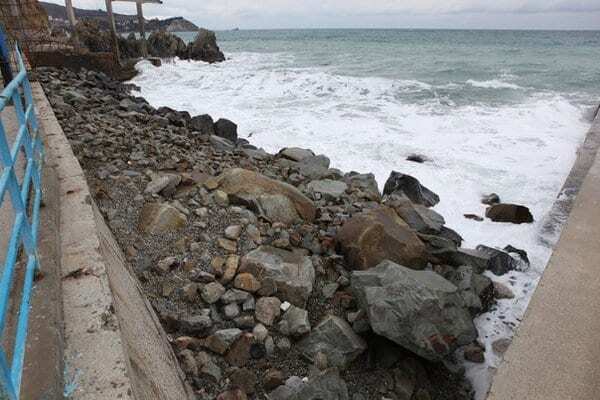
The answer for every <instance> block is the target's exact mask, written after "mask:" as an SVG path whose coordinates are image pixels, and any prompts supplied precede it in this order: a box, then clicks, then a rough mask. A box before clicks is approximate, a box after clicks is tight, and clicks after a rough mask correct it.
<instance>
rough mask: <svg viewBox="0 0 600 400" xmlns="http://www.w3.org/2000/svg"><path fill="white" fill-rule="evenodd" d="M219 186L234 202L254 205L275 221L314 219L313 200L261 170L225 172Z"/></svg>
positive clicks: (218, 180)
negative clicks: (262, 173) (260, 172)
mask: <svg viewBox="0 0 600 400" xmlns="http://www.w3.org/2000/svg"><path fill="white" fill-rule="evenodd" d="M217 183H218V187H219V189H220V190H222V191H223V192H225V193H227V194H228V195H229V197H230V200H231V201H234V202H236V201H237V202H238V203H242V204H245V205H249V206H253V207H255V208H257V209H259V211H261V212H262V213H263V214H264V216H265V217H266V218H268V219H270V220H271V221H272V222H283V223H285V224H290V223H293V222H296V221H297V220H298V219H299V218H302V219H304V220H305V221H307V222H312V221H313V220H314V219H315V214H316V208H315V205H314V204H313V202H312V201H311V200H310V199H309V198H308V197H306V196H304V195H303V194H302V193H301V192H300V191H299V190H298V189H296V188H295V187H293V186H291V185H289V184H287V183H284V182H280V181H276V180H274V179H271V178H268V177H266V176H264V175H261V174H259V173H258V172H254V171H249V170H245V169H241V168H233V169H229V170H227V171H225V172H224V173H223V174H221V175H220V176H219V177H218V179H217Z"/></svg>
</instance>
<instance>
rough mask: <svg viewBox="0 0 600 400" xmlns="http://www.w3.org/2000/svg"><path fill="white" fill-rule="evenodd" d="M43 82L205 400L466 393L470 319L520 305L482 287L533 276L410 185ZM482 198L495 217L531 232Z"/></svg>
mask: <svg viewBox="0 0 600 400" xmlns="http://www.w3.org/2000/svg"><path fill="white" fill-rule="evenodd" d="M39 77H40V81H41V82H42V84H43V86H44V88H45V90H46V94H47V96H48V98H49V100H50V102H51V103H52V105H53V108H54V111H55V112H56V115H57V117H58V119H59V121H60V122H61V125H62V127H63V129H64V131H65V133H66V134H67V136H68V137H69V139H70V141H71V145H72V147H73V150H74V152H75V154H76V156H77V157H78V159H79V161H80V163H81V164H82V167H83V168H84V170H85V171H86V175H87V179H88V182H89V184H90V189H91V190H92V193H93V194H94V197H95V200H96V202H97V204H98V206H99V208H100V210H101V211H102V213H103V214H104V216H105V218H106V220H107V222H108V224H109V226H110V228H111V230H112V231H113V233H114V234H115V237H116V238H117V241H118V242H119V244H120V246H121V247H122V249H123V251H124V253H125V254H126V256H127V259H128V261H129V262H130V264H131V265H132V267H133V269H134V271H135V272H136V274H137V276H138V278H139V280H140V282H141V285H142V287H143V288H144V291H145V293H146V295H147V297H148V299H149V301H150V302H151V304H152V305H153V307H154V309H155V310H156V312H157V314H158V316H159V318H160V320H161V322H162V324H163V326H164V328H165V330H166V331H167V333H168V334H169V337H170V339H171V342H172V345H173V348H174V351H175V353H176V354H177V356H178V358H179V360H180V362H181V367H182V369H183V371H184V372H185V373H186V375H187V377H188V383H189V384H190V386H191V387H192V388H193V389H194V390H195V392H196V393H197V395H198V398H199V399H213V398H217V399H221V400H226V399H246V398H257V399H258V398H261V399H262V398H269V399H278V400H284V399H314V400H317V399H322V400H324V399H353V400H360V399H383V398H385V399H398V400H399V399H415V400H416V399H418V400H424V399H469V398H471V397H472V392H471V389H470V386H469V384H468V382H466V380H465V379H464V375H463V374H464V371H463V369H462V367H461V359H462V357H464V358H466V359H467V360H469V361H470V362H482V361H483V358H484V351H483V349H482V347H481V346H480V345H479V344H478V338H477V330H476V329H475V326H474V324H473V318H474V317H476V316H477V315H480V314H481V313H483V312H485V311H486V310H488V309H489V308H490V307H493V306H494V302H495V300H496V299H498V298H506V297H510V296H512V295H513V294H512V293H511V290H510V288H508V287H505V286H501V285H498V284H494V283H493V282H492V281H491V280H490V279H489V278H488V277H487V276H486V275H484V273H486V272H487V271H489V272H491V273H493V274H496V275H502V274H505V273H507V272H508V271H510V270H512V269H521V268H526V267H527V257H526V254H525V253H524V252H522V251H520V250H518V249H516V248H507V249H505V250H500V249H495V248H490V247H486V246H479V247H478V248H477V249H463V248H461V247H460V246H461V242H462V239H461V237H460V235H459V233H457V232H455V231H453V230H452V229H450V228H449V227H447V226H445V222H444V218H443V216H441V215H439V214H438V213H436V212H435V211H433V210H432V209H431V207H432V206H434V205H435V204H436V203H437V202H439V197H438V196H437V195H436V194H435V193H433V192H431V191H430V190H428V189H427V188H425V187H424V186H422V185H421V184H420V183H419V181H418V180H417V179H415V178H414V177H410V176H408V175H404V174H402V173H400V172H391V175H390V178H389V179H388V181H387V182H386V184H385V186H384V190H383V193H381V192H380V190H379V188H378V187H377V183H376V181H375V179H374V177H373V175H371V174H368V173H367V174H365V173H356V172H342V171H339V170H336V169H333V168H330V165H329V159H328V158H327V157H326V156H325V155H316V154H314V153H313V152H312V151H310V150H307V149H300V148H287V149H282V151H281V152H280V153H278V154H274V155H273V154H267V153H266V152H264V151H262V150H260V149H256V148H254V147H253V146H252V145H251V144H249V143H248V142H247V141H245V140H243V139H239V138H238V137H237V127H236V125H235V124H234V123H233V122H231V121H229V120H226V119H219V120H217V121H216V122H215V121H214V120H213V118H211V117H210V116H207V115H202V116H190V115H189V114H188V113H186V112H179V111H176V110H171V109H168V108H166V107H163V108H159V109H154V108H153V107H151V106H150V105H149V104H148V103H147V102H146V101H145V100H144V99H141V98H137V97H133V96H131V95H130V90H131V89H132V87H131V86H128V85H124V84H121V83H119V82H116V81H114V80H112V79H110V78H108V77H107V76H106V75H104V74H102V73H97V72H91V71H84V70H82V71H81V72H79V73H74V72H71V71H67V70H51V69H47V70H41V71H39ZM487 200H490V201H489V202H490V203H492V205H491V206H490V208H489V209H488V217H489V218H491V219H494V220H497V221H503V222H530V220H531V219H532V217H531V215H530V214H528V211H526V210H524V209H522V208H520V207H517V206H513V205H505V204H496V203H497V202H498V201H499V199H487ZM489 272H487V273H489ZM506 346H507V343H497V345H496V346H494V347H495V351H498V352H502V351H503V350H505V348H506ZM266 396H268V397H266Z"/></svg>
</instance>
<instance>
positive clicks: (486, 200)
mask: <svg viewBox="0 0 600 400" xmlns="http://www.w3.org/2000/svg"><path fill="white" fill-rule="evenodd" d="M481 202H482V203H483V204H486V205H488V206H491V205H494V204H498V203H500V196H498V195H497V194H496V193H492V194H487V195H484V196H483V197H482V198H481Z"/></svg>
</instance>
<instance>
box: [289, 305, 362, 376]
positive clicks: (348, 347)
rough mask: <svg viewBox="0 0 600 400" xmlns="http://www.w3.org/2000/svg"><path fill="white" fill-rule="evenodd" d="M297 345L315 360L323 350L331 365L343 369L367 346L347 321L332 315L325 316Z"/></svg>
mask: <svg viewBox="0 0 600 400" xmlns="http://www.w3.org/2000/svg"><path fill="white" fill-rule="evenodd" d="M297 346H298V349H299V350H300V351H301V352H302V353H303V354H304V355H306V356H307V357H308V358H309V359H311V360H313V361H314V358H315V356H316V355H317V353H320V352H321V353H323V354H325V355H326V356H327V359H328V362H329V365H331V366H335V367H338V368H341V369H345V368H347V367H348V365H349V364H350V363H351V362H352V361H354V360H355V359H356V358H357V357H358V356H359V355H361V353H362V352H363V351H365V350H366V348H367V345H366V343H365V341H364V340H363V339H362V338H361V337H360V336H358V335H357V334H356V333H354V331H353V330H352V327H351V326H350V325H348V323H347V322H346V321H344V320H343V319H341V318H339V317H336V316H332V315H330V316H327V317H325V319H324V320H323V321H322V322H321V323H319V325H317V326H316V327H315V328H314V329H313V330H312V332H311V333H310V335H308V336H307V337H306V338H304V339H302V340H301V341H300V342H299V343H298V344H297Z"/></svg>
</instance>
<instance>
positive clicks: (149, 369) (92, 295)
mask: <svg viewBox="0 0 600 400" xmlns="http://www.w3.org/2000/svg"><path fill="white" fill-rule="evenodd" d="M32 86H33V92H34V99H35V102H36V105H37V107H38V111H39V113H38V114H39V122H40V125H41V129H42V131H43V132H44V135H45V137H44V139H45V142H46V151H47V155H48V165H47V166H46V168H51V169H53V170H54V172H55V173H56V176H57V179H58V196H59V206H58V211H57V212H58V213H59V214H60V215H59V216H58V218H57V220H58V221H60V223H59V230H58V232H53V235H54V236H53V240H54V241H55V242H56V241H58V242H59V247H60V266H59V268H58V269H59V274H60V276H61V277H62V308H63V313H64V320H63V321H62V323H63V327H64V342H63V343H62V346H64V356H65V360H64V364H65V375H66V376H65V395H67V397H68V398H70V399H86V400H87V399H90V400H96V399H98V400H99V399H128V398H130V399H138V400H142V399H144V400H145V399H157V400H158V399H160V400H185V399H191V398H192V394H191V390H190V388H189V387H188V386H187V385H186V383H185V381H184V377H185V375H184V374H183V372H182V371H181V369H180V367H179V363H178V362H177V359H176V357H175V354H174V353H173V351H172V349H171V347H170V345H169V343H168V341H167V338H166V334H165V332H164V331H163V329H162V327H161V325H160V323H159V321H158V318H157V316H156V315H155V313H154V311H153V309H152V307H151V306H150V304H149V303H148V302H147V300H146V298H145V296H144V295H143V294H142V292H141V289H140V288H139V286H138V284H137V280H136V278H135V276H134V275H133V274H132V273H131V272H130V271H129V269H128V267H127V265H126V263H125V261H124V260H125V258H124V256H123V254H122V252H121V250H120V248H119V247H118V245H117V243H116V241H115V239H114V237H113V236H112V234H111V232H110V230H109V229H108V227H107V226H106V224H105V223H104V219H103V217H102V216H101V214H100V213H99V212H98V210H97V208H96V205H95V203H94V201H93V199H92V197H91V195H90V190H89V188H88V185H87V182H86V179H85V176H84V173H83V170H82V169H81V166H80V165H79V162H78V161H77V159H76V157H75V155H74V154H73V152H72V150H71V147H70V144H69V141H68V139H67V138H66V136H65V134H64V132H63V131H62V129H61V127H60V125H59V123H58V121H57V119H56V117H55V115H54V112H53V111H52V107H51V106H50V104H49V103H48V100H47V98H46V96H45V94H44V92H43V89H42V87H41V86H40V85H39V84H33V85H32ZM41 240H42V241H43V240H44V238H41ZM38 356H42V357H43V355H38Z"/></svg>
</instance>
